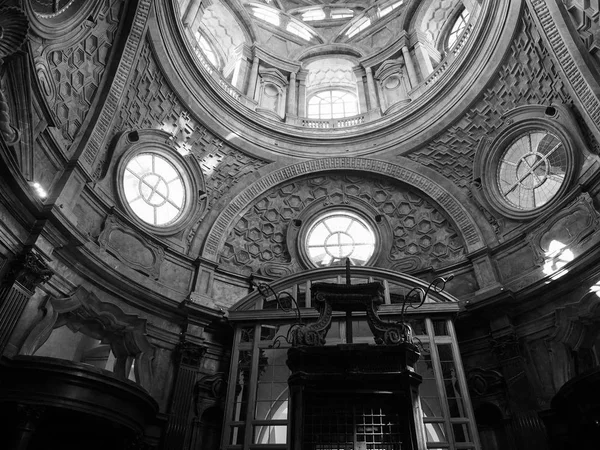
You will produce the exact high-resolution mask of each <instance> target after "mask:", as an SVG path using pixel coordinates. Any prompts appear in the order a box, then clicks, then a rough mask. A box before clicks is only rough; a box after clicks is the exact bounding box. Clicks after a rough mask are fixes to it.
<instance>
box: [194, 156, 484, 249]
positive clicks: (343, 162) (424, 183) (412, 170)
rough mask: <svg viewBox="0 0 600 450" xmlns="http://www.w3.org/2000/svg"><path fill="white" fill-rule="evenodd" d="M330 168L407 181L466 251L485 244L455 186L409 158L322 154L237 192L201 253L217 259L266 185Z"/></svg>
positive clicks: (218, 219)
mask: <svg viewBox="0 0 600 450" xmlns="http://www.w3.org/2000/svg"><path fill="white" fill-rule="evenodd" d="M332 171H333V172H335V171H360V172H366V173H371V174H378V175H385V176H388V177H390V178H393V179H395V180H397V181H400V182H401V183H404V184H407V185H409V186H411V187H412V188H414V189H416V190H418V191H420V192H422V193H423V194H424V195H426V196H427V197H429V198H430V199H432V200H433V201H434V202H435V203H436V204H437V205H439V206H440V208H441V209H442V210H443V211H444V212H445V213H446V214H447V216H448V217H449V218H450V220H451V221H452V222H453V223H454V224H455V225H456V228H457V229H459V230H460V232H461V234H462V238H463V240H464V242H465V247H466V249H467V252H473V251H475V250H478V249H480V248H482V247H484V246H485V242H484V233H483V232H482V230H481V228H480V226H479V225H478V223H477V221H476V220H475V218H474V217H473V215H472V214H471V212H470V211H469V210H468V209H467V207H465V205H464V203H465V199H459V197H460V194H459V193H458V190H456V192H453V191H452V190H451V189H448V187H447V186H443V184H442V183H441V179H439V178H438V177H437V176H436V174H435V173H434V172H432V171H429V170H426V169H424V168H422V167H421V166H420V165H418V164H415V163H413V162H410V161H408V160H406V161H405V164H403V165H402V166H400V165H397V164H392V163H389V162H386V161H379V160H374V159H358V158H323V159H318V160H311V161H304V162H301V163H298V164H294V165H291V166H287V167H283V168H281V169H279V170H275V171H273V172H271V173H269V174H268V175H266V176H264V177H263V178H261V179H260V180H258V181H256V182H254V183H253V184H251V185H250V186H248V187H247V188H246V189H245V190H244V191H242V192H241V193H239V194H238V195H237V196H236V197H235V198H234V199H233V200H232V201H231V202H230V203H229V204H228V206H227V207H226V208H225V209H224V210H223V211H222V212H221V214H220V215H219V216H218V217H217V219H216V221H215V223H214V225H213V226H212V228H211V230H210V232H209V233H208V236H207V239H206V241H205V243H204V246H203V249H202V252H201V255H202V257H203V258H206V259H208V260H212V261H216V260H217V258H218V253H219V250H220V248H221V247H222V246H223V244H224V241H225V239H226V237H227V235H228V233H229V231H230V230H231V228H232V227H233V225H234V223H235V221H236V219H238V218H239V217H240V215H241V214H242V213H243V212H244V210H245V209H246V208H247V207H248V206H249V205H250V203H251V202H252V201H253V200H254V199H256V198H257V197H258V196H259V195H261V194H263V193H265V192H266V191H267V190H268V189H271V188H273V187H275V186H277V185H279V184H281V183H284V182H288V181H290V180H292V179H294V178H298V177H302V176H304V175H307V174H314V173H317V172H332Z"/></svg>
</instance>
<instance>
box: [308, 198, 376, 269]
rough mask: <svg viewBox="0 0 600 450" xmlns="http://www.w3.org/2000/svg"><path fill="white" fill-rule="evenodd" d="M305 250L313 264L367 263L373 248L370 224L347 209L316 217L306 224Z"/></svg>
mask: <svg viewBox="0 0 600 450" xmlns="http://www.w3.org/2000/svg"><path fill="white" fill-rule="evenodd" d="M305 245H306V250H307V253H308V255H309V258H310V259H311V261H312V262H313V263H314V264H315V265H316V266H317V267H323V266H329V265H335V264H342V263H343V262H344V261H345V259H346V258H349V259H350V262H351V264H353V265H356V266H362V265H365V264H367V262H368V260H369V259H370V258H371V256H372V255H373V253H374V251H375V233H374V231H373V229H372V227H371V226H370V225H369V224H368V223H367V222H366V221H365V220H363V219H362V218H361V217H359V216H358V215H357V214H355V213H353V212H350V211H343V210H340V211H332V212H328V213H325V214H323V215H321V216H319V217H317V218H316V219H315V220H314V221H313V224H312V225H310V226H309V230H308V233H307V238H306V244H305Z"/></svg>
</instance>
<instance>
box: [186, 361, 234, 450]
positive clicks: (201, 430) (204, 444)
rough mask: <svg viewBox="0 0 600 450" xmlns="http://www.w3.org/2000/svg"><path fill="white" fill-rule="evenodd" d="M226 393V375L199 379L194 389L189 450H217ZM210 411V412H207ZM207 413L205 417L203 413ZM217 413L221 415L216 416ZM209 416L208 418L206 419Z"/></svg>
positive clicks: (220, 374)
mask: <svg viewBox="0 0 600 450" xmlns="http://www.w3.org/2000/svg"><path fill="white" fill-rule="evenodd" d="M226 392H227V375H226V374H224V373H221V372H219V373H216V374H214V375H204V376H202V377H200V379H199V380H198V382H197V383H196V385H195V387H194V415H195V417H194V421H193V431H192V438H191V441H190V449H199V448H202V449H206V450H212V449H216V448H219V441H220V438H221V432H222V423H223V415H222V412H223V411H224V410H225V408H224V407H223V400H224V397H225V394H226ZM209 409H211V411H207V410H209ZM205 412H207V414H206V415H205V414H204V413H205ZM217 412H219V413H221V414H217ZM208 413H210V414H208ZM207 416H209V417H207Z"/></svg>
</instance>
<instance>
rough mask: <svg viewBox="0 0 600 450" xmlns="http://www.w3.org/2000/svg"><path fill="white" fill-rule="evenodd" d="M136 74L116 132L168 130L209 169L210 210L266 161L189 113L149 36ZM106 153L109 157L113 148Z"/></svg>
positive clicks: (181, 148)
mask: <svg viewBox="0 0 600 450" xmlns="http://www.w3.org/2000/svg"><path fill="white" fill-rule="evenodd" d="M131 77H132V79H131V81H130V83H129V86H128V89H127V92H126V93H125V98H124V99H123V105H122V106H121V108H120V111H119V114H118V119H117V123H116V124H115V127H114V130H113V132H114V133H115V135H116V134H117V133H118V132H121V131H130V130H138V132H139V133H140V138H141V139H143V138H144V135H145V134H146V132H147V133H148V135H150V133H151V132H150V131H149V130H155V131H154V133H163V134H164V135H165V137H166V136H169V146H171V147H173V148H174V149H175V150H176V151H177V152H178V153H179V154H181V155H187V154H190V153H191V155H192V156H193V157H194V158H195V159H196V161H197V162H198V164H199V165H200V170H201V172H202V174H203V175H204V180H205V185H206V189H205V190H206V192H207V194H208V204H207V207H206V209H205V211H204V213H205V214H206V213H207V212H208V211H209V210H210V209H212V207H213V206H214V205H215V204H216V202H217V201H218V200H219V199H220V198H222V197H224V196H226V195H227V194H228V193H229V192H230V191H231V190H232V189H233V188H234V187H235V185H236V184H237V183H238V182H239V180H240V179H241V178H242V177H243V176H245V175H248V174H250V173H253V172H255V171H256V170H258V169H259V168H261V167H262V166H264V165H266V164H267V163H266V162H265V161H263V160H261V159H258V158H255V157H252V156H249V155H246V154H245V153H242V152H241V151H238V150H236V149H234V148H232V147H230V146H229V145H228V144H227V143H226V142H223V141H222V140H221V139H218V138H217V137H216V135H214V134H213V133H212V132H210V131H208V130H207V129H206V127H205V126H204V125H203V124H202V122H200V121H199V120H198V119H197V118H196V117H194V116H192V115H191V114H190V112H189V111H188V106H186V104H185V103H184V102H182V101H181V100H180V99H179V97H177V95H176V94H175V93H174V92H173V89H172V88H171V86H170V84H169V82H168V81H167V78H166V77H165V75H164V74H163V73H162V72H161V66H160V65H159V63H158V62H157V58H156V56H155V55H154V54H153V51H152V45H151V43H150V42H148V41H146V43H145V45H144V46H143V47H142V48H141V49H140V52H139V54H138V57H137V61H136V64H135V67H134V68H133V69H132V74H131ZM140 130H146V131H140ZM115 152H116V150H115ZM101 158H102V159H104V160H106V161H109V160H110V159H111V155H110V150H109V152H108V153H105V154H103V155H102V157H101ZM200 189H203V188H200ZM196 231H197V227H195V226H193V227H192V230H191V231H190V235H189V236H188V239H189V242H190V245H193V240H194V236H195V233H196Z"/></svg>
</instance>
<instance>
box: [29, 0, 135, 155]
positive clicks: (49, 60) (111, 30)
mask: <svg viewBox="0 0 600 450" xmlns="http://www.w3.org/2000/svg"><path fill="white" fill-rule="evenodd" d="M89 3H97V4H98V8H97V11H95V12H94V13H93V14H94V19H95V21H94V22H92V21H86V22H85V23H83V24H82V25H81V26H79V27H77V26H74V27H73V28H72V30H69V32H68V33H66V34H60V33H57V34H56V35H54V36H50V37H48V38H47V39H44V40H42V39H39V38H35V39H32V41H31V49H32V54H33V55H34V61H35V71H36V74H37V77H38V79H39V81H38V83H39V85H40V88H41V91H42V93H43V94H44V96H45V100H46V104H47V105H48V107H49V109H50V110H51V111H52V118H53V120H54V122H55V123H56V126H57V127H58V129H59V130H60V135H61V137H62V140H63V142H62V144H63V145H62V146H63V147H64V148H65V150H64V151H65V152H66V153H69V152H71V151H73V148H71V143H72V142H73V141H74V140H75V139H76V137H77V135H78V133H79V131H80V129H81V126H82V125H83V124H84V122H85V118H86V116H87V114H88V112H89V110H90V108H91V106H92V104H93V103H94V98H95V97H96V95H97V94H98V87H99V86H100V85H101V83H102V79H103V76H104V73H105V71H106V67H107V64H108V62H109V60H110V55H111V53H112V50H113V44H114V42H115V38H116V34H117V32H118V28H119V21H120V19H121V10H122V6H123V2H122V1H121V0H102V1H101V2H97V1H91V2H89ZM69 156H70V154H69Z"/></svg>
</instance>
